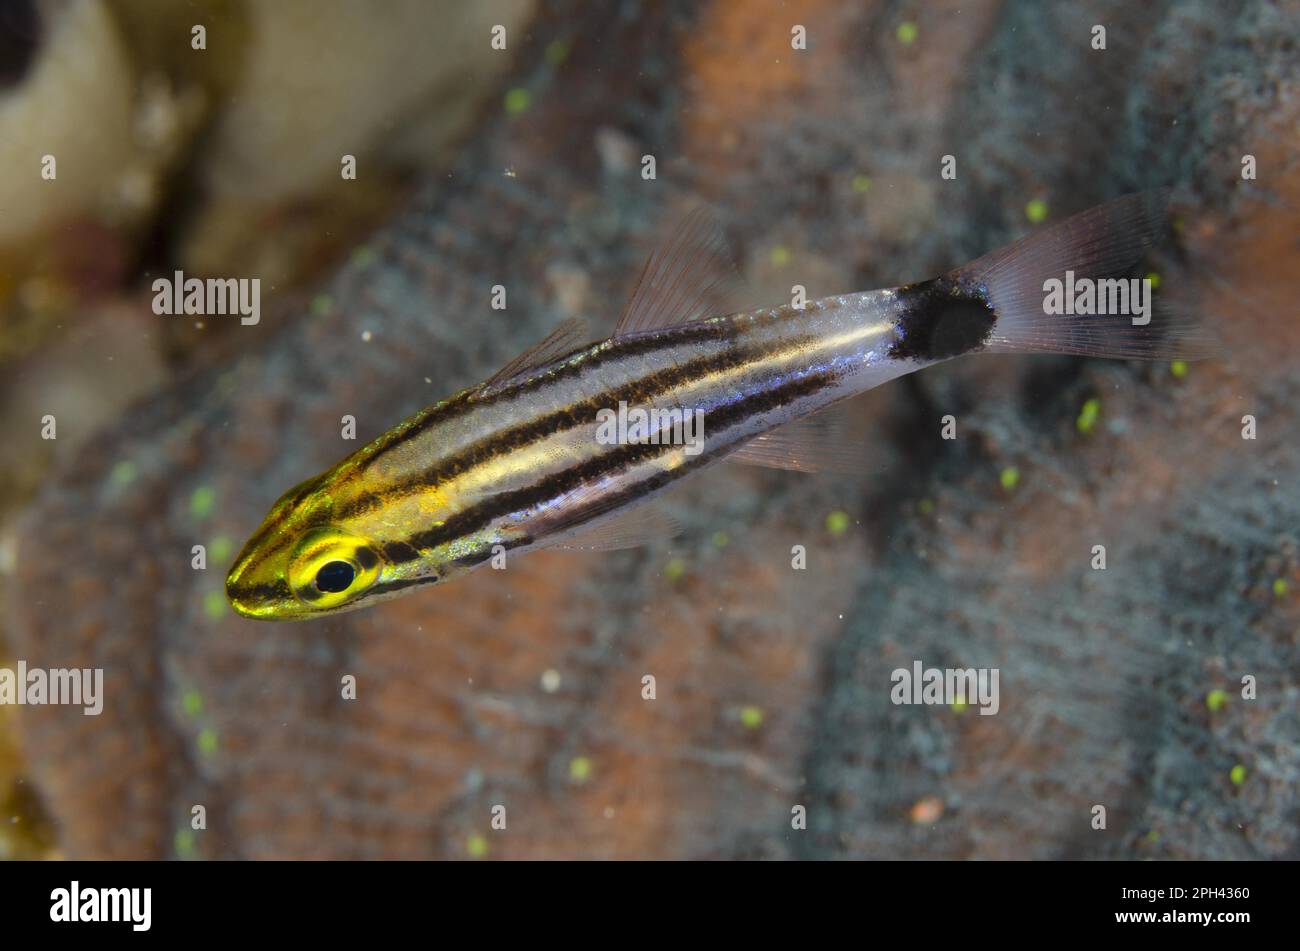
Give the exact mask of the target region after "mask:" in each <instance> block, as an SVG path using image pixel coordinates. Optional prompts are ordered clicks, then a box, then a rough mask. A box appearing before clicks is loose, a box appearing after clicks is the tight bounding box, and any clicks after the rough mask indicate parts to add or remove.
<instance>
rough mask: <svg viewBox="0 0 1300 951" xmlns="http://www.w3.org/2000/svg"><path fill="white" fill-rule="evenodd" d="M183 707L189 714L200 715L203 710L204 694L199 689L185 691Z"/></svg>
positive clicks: (182, 699)
mask: <svg viewBox="0 0 1300 951" xmlns="http://www.w3.org/2000/svg"><path fill="white" fill-rule="evenodd" d="M181 708H182V709H183V710H184V711H185V713H186V715H188V716H192V717H196V716H198V715H199V714H200V713H202V712H203V694H201V693H199V692H198V691H197V690H187V691H185V693H184V694H183V695H182V696H181Z"/></svg>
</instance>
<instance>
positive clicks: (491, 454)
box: [337, 335, 814, 519]
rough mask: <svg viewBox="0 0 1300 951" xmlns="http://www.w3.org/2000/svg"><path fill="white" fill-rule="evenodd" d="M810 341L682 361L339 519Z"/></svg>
mask: <svg viewBox="0 0 1300 951" xmlns="http://www.w3.org/2000/svg"><path fill="white" fill-rule="evenodd" d="M813 339H814V338H813V337H812V336H811V335H809V336H802V337H797V338H793V339H787V340H783V341H781V342H780V344H779V345H774V344H773V343H772V342H771V341H765V342H759V343H755V344H754V345H753V346H751V347H748V348H745V349H741V350H730V351H727V352H725V353H720V354H713V355H710V356H706V357H698V358H696V359H695V360H689V361H687V362H686V363H679V364H674V365H671V366H668V367H664V368H662V369H659V370H655V371H653V372H651V373H649V374H647V375H646V376H644V377H641V378H638V379H636V380H631V381H629V382H627V383H625V384H623V385H621V386H619V387H617V388H615V389H612V390H606V391H604V392H603V393H601V394H599V395H598V396H593V397H590V398H589V399H587V400H584V401H583V402H581V403H575V404H572V405H570V406H567V407H564V408H563V409H559V410H555V411H553V412H551V413H549V414H547V415H545V416H540V417H537V418H536V419H533V420H531V421H528V422H524V423H521V424H519V425H518V426H515V427H513V428H511V429H506V430H502V431H499V432H496V433H492V434H490V435H488V436H485V437H484V438H483V439H481V440H479V441H478V442H476V443H474V444H472V445H470V446H467V447H465V448H464V449H463V450H461V451H460V452H459V453H457V454H456V455H455V456H453V457H452V458H450V459H446V460H443V461H442V462H441V463H439V464H437V465H435V466H432V467H431V468H429V469H427V470H425V471H423V472H420V473H418V474H416V475H413V476H411V477H410V478H408V479H406V480H405V481H403V482H398V483H395V484H393V485H391V486H389V487H387V488H385V489H383V490H382V491H381V492H378V493H375V494H373V495H368V496H365V497H362V498H358V499H356V500H354V501H353V502H352V503H350V504H349V505H347V506H345V507H344V508H343V509H342V510H341V511H340V512H339V514H338V516H337V517H338V518H340V519H347V518H353V517H356V516H357V515H360V514H362V513H364V512H366V511H370V510H375V509H378V508H381V507H383V506H384V505H388V504H390V503H392V502H394V501H397V500H399V499H402V498H405V497H406V496H408V495H411V494H413V493H415V492H420V491H423V490H424V489H425V488H427V487H429V486H436V485H439V484H441V483H443V482H445V481H447V480H449V479H452V478H454V477H456V476H458V475H461V474H462V473H464V472H467V471H469V470H470V469H471V468H473V467H474V466H476V465H480V464H482V463H484V462H487V461H489V460H491V459H493V458H496V457H497V456H499V455H501V454H503V453H509V452H514V451H517V450H520V449H523V448H525V447H526V446H529V445H531V444H532V443H534V442H536V441H538V440H540V439H542V438H544V437H547V436H552V435H555V434H557V433H561V432H566V431H568V430H570V429H573V428H576V427H578V426H582V425H585V424H587V423H592V422H594V421H595V417H596V413H597V412H598V411H599V410H601V409H604V408H609V407H613V406H617V405H618V404H619V403H620V402H628V403H650V402H652V401H653V400H654V398H655V397H656V396H658V395H660V394H661V393H662V392H663V391H664V390H666V389H670V388H672V387H675V386H680V385H682V384H684V383H688V382H690V381H691V380H694V379H697V378H699V377H702V376H707V375H709V374H710V373H717V372H721V371H725V370H730V369H734V368H735V367H738V366H742V365H744V364H745V363H749V362H753V361H755V360H758V359H760V358H762V357H765V356H768V355H770V354H771V353H773V352H776V351H778V350H784V349H789V348H793V347H798V346H803V345H806V344H807V343H809V342H811V341H812V340H813Z"/></svg>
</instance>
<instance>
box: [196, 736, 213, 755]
mask: <svg viewBox="0 0 1300 951" xmlns="http://www.w3.org/2000/svg"><path fill="white" fill-rule="evenodd" d="M216 751H217V731H216V730H200V731H199V752H200V753H202V754H203V755H204V756H211V755H212V754H213V753H215V752H216Z"/></svg>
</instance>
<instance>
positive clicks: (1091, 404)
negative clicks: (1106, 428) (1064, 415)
mask: <svg viewBox="0 0 1300 951" xmlns="http://www.w3.org/2000/svg"><path fill="white" fill-rule="evenodd" d="M1100 415H1101V400H1099V399H1097V398H1096V397H1093V398H1092V399H1089V400H1085V401H1084V403H1083V408H1082V409H1080V410H1079V418H1078V419H1076V420H1075V421H1074V425H1075V426H1076V427H1077V428H1078V430H1079V432H1081V433H1083V434H1084V435H1085V436H1086V435H1087V434H1088V433H1090V432H1092V430H1093V428H1094V427H1095V426H1096V425H1097V417H1099V416H1100Z"/></svg>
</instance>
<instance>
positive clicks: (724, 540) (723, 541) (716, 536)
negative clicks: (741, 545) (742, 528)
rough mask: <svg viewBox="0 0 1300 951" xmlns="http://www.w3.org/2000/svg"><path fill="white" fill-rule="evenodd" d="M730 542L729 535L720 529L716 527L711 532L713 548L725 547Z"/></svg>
mask: <svg viewBox="0 0 1300 951" xmlns="http://www.w3.org/2000/svg"><path fill="white" fill-rule="evenodd" d="M730 544H731V536H730V535H728V534H727V533H726V532H724V531H723V530H722V529H718V530H717V531H716V532H714V533H713V545H714V547H715V548H726V547H727V546H728V545H730Z"/></svg>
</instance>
